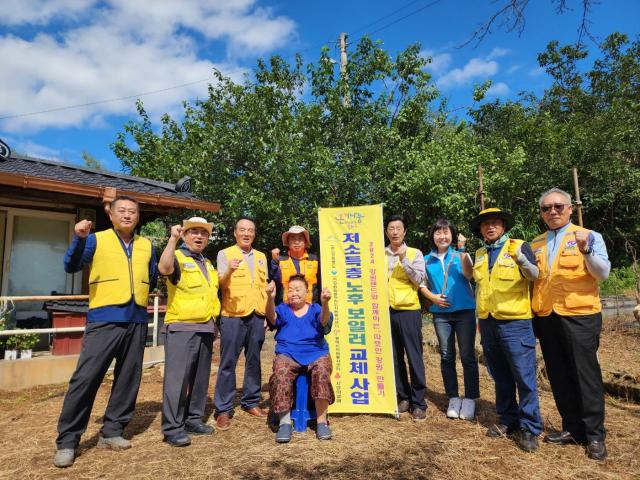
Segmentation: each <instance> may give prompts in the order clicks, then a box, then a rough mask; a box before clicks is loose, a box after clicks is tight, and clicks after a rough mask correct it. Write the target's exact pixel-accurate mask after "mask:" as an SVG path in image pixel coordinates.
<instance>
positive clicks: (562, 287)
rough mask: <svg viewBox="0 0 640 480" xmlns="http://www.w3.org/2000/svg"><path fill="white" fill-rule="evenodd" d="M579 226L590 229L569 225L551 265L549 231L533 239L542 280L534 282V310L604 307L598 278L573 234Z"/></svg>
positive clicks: (585, 311) (582, 311)
mask: <svg viewBox="0 0 640 480" xmlns="http://www.w3.org/2000/svg"><path fill="white" fill-rule="evenodd" d="M578 230H582V231H587V232H589V230H587V229H585V228H581V227H578V226H576V225H573V224H571V225H569V228H567V230H566V232H565V234H564V236H563V237H562V239H561V240H560V242H561V243H560V248H559V249H558V253H557V254H556V256H555V258H554V259H553V264H552V265H551V268H549V265H548V264H547V234H546V233H543V234H542V235H538V236H537V237H536V238H535V239H534V240H533V242H531V248H533V253H534V254H535V256H536V261H537V262H538V268H539V269H540V275H539V276H538V280H536V281H535V282H534V283H533V299H532V308H533V311H534V313H535V314H536V315H537V316H539V317H547V316H549V315H551V312H552V311H553V312H556V313H558V314H559V315H590V314H594V313H598V312H600V311H601V310H602V305H601V304H600V294H599V292H598V281H597V280H596V279H595V278H594V277H593V276H591V274H590V273H589V270H587V265H586V263H585V259H584V255H583V254H582V253H581V252H580V250H579V249H578V246H577V244H576V241H575V238H574V235H573V232H576V231H578Z"/></svg>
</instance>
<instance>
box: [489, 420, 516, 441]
mask: <svg viewBox="0 0 640 480" xmlns="http://www.w3.org/2000/svg"><path fill="white" fill-rule="evenodd" d="M513 432H515V428H512V427H508V426H507V425H504V424H503V423H494V424H493V425H491V426H490V427H489V428H488V429H487V437H491V438H499V437H506V436H507V435H509V434H511V433H513Z"/></svg>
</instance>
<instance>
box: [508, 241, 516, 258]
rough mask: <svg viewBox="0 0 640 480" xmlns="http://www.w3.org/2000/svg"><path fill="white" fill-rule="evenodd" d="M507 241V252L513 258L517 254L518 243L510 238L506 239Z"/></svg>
mask: <svg viewBox="0 0 640 480" xmlns="http://www.w3.org/2000/svg"><path fill="white" fill-rule="evenodd" d="M507 242H509V243H507V253H508V254H509V255H511V258H513V259H514V260H515V258H516V257H517V256H518V244H517V243H516V241H515V240H512V239H509V240H507Z"/></svg>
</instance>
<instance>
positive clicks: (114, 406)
mask: <svg viewBox="0 0 640 480" xmlns="http://www.w3.org/2000/svg"><path fill="white" fill-rule="evenodd" d="M108 212H109V218H110V219H111V223H112V224H113V228H110V229H108V230H103V231H101V232H98V233H95V234H94V233H91V227H92V222H90V221H89V220H81V221H80V222H78V223H77V224H76V225H75V229H74V237H73V240H72V242H71V245H70V246H69V248H68V250H67V253H66V254H65V258H64V269H65V271H66V272H67V273H75V272H78V271H80V270H82V268H83V267H84V266H85V265H89V269H90V273H89V310H88V312H87V327H86V329H85V332H84V337H83V339H82V351H81V353H80V358H78V365H77V366H76V370H75V372H74V373H73V375H72V377H71V380H70V381H69V389H68V390H67V394H66V395H65V398H64V404H63V405H62V412H61V413H60V419H59V420H58V438H57V439H56V444H57V447H58V450H57V452H56V455H55V457H54V459H53V463H54V465H55V466H56V467H69V466H71V465H73V462H74V459H75V455H76V449H77V448H78V443H79V442H80V437H81V435H82V434H83V433H84V431H85V430H86V428H87V424H88V423H89V417H90V415H91V408H92V406H93V402H94V400H95V398H96V393H97V392H98V388H99V387H100V384H101V383H102V380H103V378H104V376H105V374H106V373H107V370H108V369H109V366H110V365H111V362H112V361H113V360H114V359H115V361H116V365H115V371H114V379H113V386H112V387H111V396H110V397H109V403H108V404H107V409H106V411H105V414H104V423H103V425H102V429H101V430H100V436H99V438H98V445H97V446H98V448H109V449H112V450H124V449H127V448H131V442H130V441H129V440H127V439H125V438H123V436H122V434H123V431H124V428H125V427H126V426H127V424H128V423H129V421H130V420H131V418H132V417H133V412H134V409H135V403H136V397H137V396H138V388H139V387H140V379H141V377H142V357H143V355H144V346H145V342H146V338H147V323H148V314H147V303H148V295H149V291H150V290H151V289H153V288H155V284H156V280H157V266H156V260H155V254H154V251H153V247H152V246H151V242H150V241H149V240H147V239H146V238H142V237H139V236H138V235H136V234H135V231H134V230H135V228H136V225H137V224H138V220H139V218H140V214H139V208H138V202H137V201H136V200H135V199H133V198H131V197H126V196H119V197H117V198H116V199H115V200H113V201H112V202H111V204H110V207H109V210H108Z"/></svg>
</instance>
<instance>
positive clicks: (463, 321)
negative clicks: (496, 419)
mask: <svg viewBox="0 0 640 480" xmlns="http://www.w3.org/2000/svg"><path fill="white" fill-rule="evenodd" d="M433 325H434V327H435V329H436V335H437V336H438V343H439V344H440V370H441V371H442V380H443V382H444V390H445V393H446V394H447V397H449V398H453V397H458V396H459V395H458V375H457V373H456V345H455V341H456V338H457V339H458V350H459V351H460V361H461V362H462V372H463V376H464V396H465V397H466V398H471V399H476V398H480V380H479V375H478V359H477V358H476V351H475V343H476V312H475V310H458V311H456V312H450V313H434V314H433Z"/></svg>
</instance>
